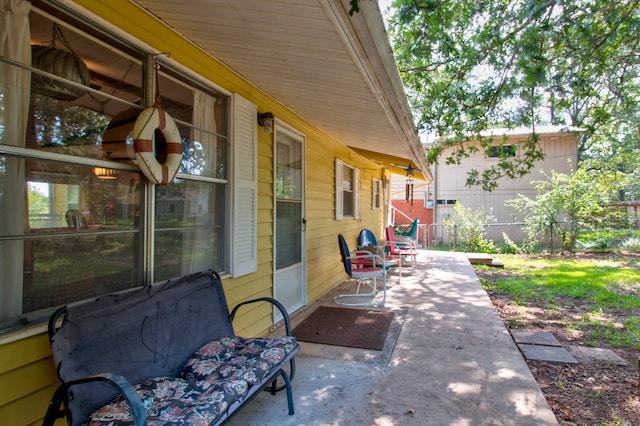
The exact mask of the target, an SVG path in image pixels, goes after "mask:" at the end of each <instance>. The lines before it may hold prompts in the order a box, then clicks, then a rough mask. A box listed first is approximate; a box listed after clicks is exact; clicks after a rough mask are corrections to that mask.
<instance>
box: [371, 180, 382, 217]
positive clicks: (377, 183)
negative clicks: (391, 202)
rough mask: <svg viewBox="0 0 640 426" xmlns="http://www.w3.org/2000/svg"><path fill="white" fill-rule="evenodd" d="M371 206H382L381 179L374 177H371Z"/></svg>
mask: <svg viewBox="0 0 640 426" xmlns="http://www.w3.org/2000/svg"><path fill="white" fill-rule="evenodd" d="M371 208H372V209H374V210H377V209H381V208H382V181H381V180H380V179H376V178H372V179H371Z"/></svg>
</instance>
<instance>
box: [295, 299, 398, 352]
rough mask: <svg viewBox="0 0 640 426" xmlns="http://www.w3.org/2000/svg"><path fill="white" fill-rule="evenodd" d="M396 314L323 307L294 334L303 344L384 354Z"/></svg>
mask: <svg viewBox="0 0 640 426" xmlns="http://www.w3.org/2000/svg"><path fill="white" fill-rule="evenodd" d="M392 320H393V312H389V311H384V312H383V311H370V310H366V309H350V308H334V307H331V306H319V307H318V308H317V309H316V310H315V311H313V312H312V313H311V314H310V315H309V316H308V317H307V318H306V319H304V320H303V321H302V322H301V323H300V324H299V325H298V326H297V327H295V328H294V329H293V335H294V336H296V338H297V339H298V340H300V341H302V342H309V343H320V344H324V345H334V346H347V347H350V348H362V349H374V350H378V351H381V350H382V349H383V348H384V342H385V340H386V339H387V332H388V331H389V326H390V325H391V322H392Z"/></svg>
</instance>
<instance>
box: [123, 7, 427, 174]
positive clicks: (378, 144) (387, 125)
mask: <svg viewBox="0 0 640 426" xmlns="http://www.w3.org/2000/svg"><path fill="white" fill-rule="evenodd" d="M135 2H136V3H137V4H138V5H140V7H142V8H144V9H146V10H147V11H148V12H149V13H151V14H153V15H155V16H156V17H158V19H160V20H162V21H164V22H165V23H166V24H167V25H168V26H169V27H171V28H173V29H174V30H175V31H177V32H178V33H180V34H181V35H183V36H184V37H185V38H187V39H189V40H190V41H191V42H193V43H194V44H196V45H197V46H199V47H200V48H201V49H203V50H204V51H206V52H208V53H209V54H211V56H213V57H215V58H217V59H219V60H220V61H222V62H223V63H224V64H226V65H227V66H228V67H229V68H231V69H233V70H234V71H235V72H237V73H238V74H240V75H241V76H243V77H244V78H245V79H247V80H248V81H249V82H251V83H253V84H254V85H256V86H257V87H258V88H260V89H261V90H263V91H264V92H265V93H267V94H268V95H270V96H272V97H274V98H275V99H276V100H278V101H279V102H281V103H282V104H283V105H285V106H287V107H288V108H290V109H291V110H293V111H294V112H296V113H297V114H299V115H300V116H302V117H303V118H305V119H306V120H307V121H309V122H310V123H312V124H314V125H315V126H317V127H318V128H319V129H320V130H322V131H324V132H326V133H327V134H329V135H330V136H332V137H334V138H335V139H337V140H338V141H340V142H341V143H344V144H345V145H347V146H350V147H352V148H354V149H356V150H358V149H360V150H366V151H369V152H375V153H381V154H386V155H392V156H394V157H399V158H402V159H406V160H407V164H408V163H409V162H411V163H412V165H413V166H417V167H418V168H420V169H421V170H422V171H426V173H424V174H425V175H427V176H430V172H429V171H428V168H427V166H426V162H425V158H424V152H423V150H422V146H421V142H420V139H419V137H418V134H417V131H416V129H415V126H414V123H413V119H412V117H411V113H410V110H409V105H408V102H407V100H406V96H405V92H404V89H403V86H402V82H401V79H400V75H399V73H398V70H397V67H396V64H395V61H394V59H393V53H392V51H391V48H390V45H389V41H388V37H387V33H386V31H385V28H384V24H383V21H382V16H381V13H380V10H379V8H378V5H377V2H375V1H361V2H359V5H360V13H355V14H354V15H353V16H349V14H348V11H349V9H350V4H349V1H348V0H187V1H185V0H150V1H143V0H136V1H135ZM377 161H381V160H380V159H377ZM382 161H384V160H382ZM400 171H402V170H400Z"/></svg>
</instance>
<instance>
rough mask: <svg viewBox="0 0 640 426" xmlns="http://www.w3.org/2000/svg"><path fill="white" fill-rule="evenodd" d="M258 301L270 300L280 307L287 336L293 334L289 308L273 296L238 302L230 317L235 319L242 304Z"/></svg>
mask: <svg viewBox="0 0 640 426" xmlns="http://www.w3.org/2000/svg"><path fill="white" fill-rule="evenodd" d="M256 302H269V303H271V304H272V305H273V306H275V307H276V308H278V310H279V311H280V314H282V318H283V320H284V327H285V330H286V332H287V336H291V320H289V313H288V312H287V309H286V308H285V307H284V306H283V305H282V303H280V302H278V301H277V300H276V299H274V298H272V297H260V298H257V299H252V300H247V301H246V302H242V303H239V304H237V305H236V307H235V308H233V310H232V311H231V314H230V315H229V317H230V318H231V321H233V319H234V318H235V316H236V312H238V309H239V308H240V307H241V306H243V305H248V304H251V303H256Z"/></svg>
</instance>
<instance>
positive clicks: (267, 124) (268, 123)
mask: <svg viewBox="0 0 640 426" xmlns="http://www.w3.org/2000/svg"><path fill="white" fill-rule="evenodd" d="M258 124H259V125H260V126H262V128H263V129H264V132H265V133H273V113H271V112H265V113H262V114H260V113H258Z"/></svg>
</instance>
